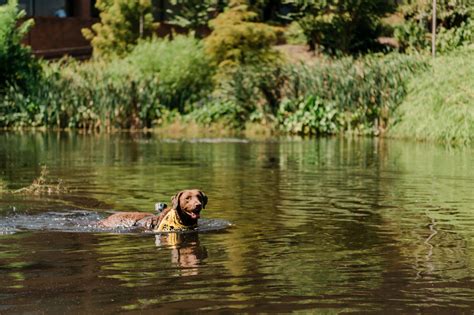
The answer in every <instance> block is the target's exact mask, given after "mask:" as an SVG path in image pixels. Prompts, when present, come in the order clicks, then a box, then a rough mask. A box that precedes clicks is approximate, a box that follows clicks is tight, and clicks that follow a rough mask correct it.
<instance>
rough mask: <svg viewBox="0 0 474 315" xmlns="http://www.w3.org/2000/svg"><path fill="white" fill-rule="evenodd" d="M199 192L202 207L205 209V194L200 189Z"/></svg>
mask: <svg viewBox="0 0 474 315" xmlns="http://www.w3.org/2000/svg"><path fill="white" fill-rule="evenodd" d="M199 193H200V194H201V200H202V208H203V209H206V205H207V196H206V194H205V193H203V192H202V191H199Z"/></svg>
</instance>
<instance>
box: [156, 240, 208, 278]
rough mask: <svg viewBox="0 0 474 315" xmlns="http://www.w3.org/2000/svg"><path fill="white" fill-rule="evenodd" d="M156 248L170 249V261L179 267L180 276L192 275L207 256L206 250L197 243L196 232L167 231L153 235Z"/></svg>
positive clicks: (196, 272)
mask: <svg viewBox="0 0 474 315" xmlns="http://www.w3.org/2000/svg"><path fill="white" fill-rule="evenodd" d="M155 244H156V246H157V247H158V248H169V249H171V262H172V263H173V264H176V265H177V266H179V267H180V270H181V275H182V276H194V275H197V274H198V273H199V272H198V270H199V268H198V267H199V265H200V264H201V263H202V261H203V260H204V259H206V258H207V250H206V248H205V247H204V246H201V245H200V243H199V234H198V233H167V234H157V235H155Z"/></svg>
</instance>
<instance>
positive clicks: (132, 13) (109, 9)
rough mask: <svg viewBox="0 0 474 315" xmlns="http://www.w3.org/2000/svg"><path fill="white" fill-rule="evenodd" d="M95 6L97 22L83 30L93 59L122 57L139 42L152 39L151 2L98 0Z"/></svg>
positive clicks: (154, 24) (142, 0)
mask: <svg viewBox="0 0 474 315" xmlns="http://www.w3.org/2000/svg"><path fill="white" fill-rule="evenodd" d="M96 7H97V9H99V10H100V11H101V13H100V22H99V23H96V24H94V25H92V29H83V30H82V34H83V35H84V37H85V38H86V39H88V40H90V41H91V44H92V47H93V49H94V56H95V57H103V58H109V57H111V56H114V55H117V56H123V55H125V54H126V53H128V52H130V51H131V50H132V49H133V47H134V46H135V45H136V44H137V42H138V40H139V39H141V38H146V37H150V36H152V35H153V33H154V31H155V29H156V27H157V23H154V20H153V14H152V9H153V6H152V1H151V0H138V1H131V0H97V3H96Z"/></svg>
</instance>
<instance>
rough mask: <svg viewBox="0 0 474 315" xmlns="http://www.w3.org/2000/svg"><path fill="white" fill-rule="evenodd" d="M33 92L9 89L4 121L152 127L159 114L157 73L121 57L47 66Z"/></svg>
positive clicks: (13, 124)
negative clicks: (142, 71) (142, 70)
mask: <svg viewBox="0 0 474 315" xmlns="http://www.w3.org/2000/svg"><path fill="white" fill-rule="evenodd" d="M44 73H45V75H44V76H45V77H44V81H42V84H41V85H40V87H39V88H38V89H37V90H36V91H35V93H34V94H32V95H29V96H25V95H24V94H22V93H21V92H19V91H17V90H14V89H12V90H10V91H9V93H8V94H7V95H6V97H5V98H4V99H3V100H2V104H1V105H0V106H1V108H3V109H7V110H8V112H9V113H10V115H6V116H4V117H3V120H2V121H0V125H2V126H7V127H22V126H51V127H59V128H66V127H69V128H76V127H77V128H85V129H107V130H110V129H113V128H120V129H124V128H140V127H151V126H152V125H153V122H154V121H156V120H157V119H159V118H160V117H161V114H162V111H163V110H164V108H163V106H161V104H160V103H159V98H158V91H157V88H156V87H157V85H158V79H157V78H156V77H154V76H146V75H140V74H139V73H138V72H137V71H135V69H134V68H133V67H132V66H131V65H130V64H129V63H126V62H124V61H115V62H112V63H105V62H98V61H95V62H86V63H79V62H76V61H74V60H65V61H62V62H60V63H52V64H48V65H46V66H45V69H44Z"/></svg>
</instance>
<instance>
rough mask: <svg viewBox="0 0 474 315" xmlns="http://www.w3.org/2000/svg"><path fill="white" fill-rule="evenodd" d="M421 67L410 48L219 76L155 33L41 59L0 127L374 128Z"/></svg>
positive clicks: (190, 51) (6, 101) (195, 49)
mask: <svg viewBox="0 0 474 315" xmlns="http://www.w3.org/2000/svg"><path fill="white" fill-rule="evenodd" d="M157 56H160V58H157ZM174 57H175V58H174ZM425 68H426V62H425V61H424V59H420V58H417V57H413V56H406V55H399V54H390V55H367V56H365V57H362V58H358V59H355V58H352V57H344V58H340V59H333V58H321V59H320V60H319V61H318V62H317V63H315V64H311V65H309V64H302V63H298V64H294V63H288V62H286V63H285V62H281V63H276V64H274V65H271V66H270V65H265V66H261V65H250V66H249V65H246V66H240V67H237V68H235V69H233V70H232V71H230V72H229V73H227V74H226V75H225V76H220V77H219V80H216V79H215V78H216V76H215V72H214V70H213V68H212V66H210V65H209V63H207V62H206V58H205V56H204V53H203V50H202V46H201V45H200V43H199V42H197V41H196V40H194V39H192V38H188V37H178V38H176V39H174V41H171V42H169V41H166V40H156V41H154V42H146V43H143V45H139V46H137V48H136V49H135V50H134V51H133V52H132V53H131V54H130V55H129V56H127V57H126V58H122V59H114V60H111V61H107V62H106V61H94V60H92V61H88V62H76V61H73V60H65V61H61V62H55V63H48V64H44V65H43V79H42V80H41V81H39V82H38V84H37V85H36V86H35V87H34V88H33V89H32V92H30V93H29V94H25V93H24V92H22V91H19V90H17V89H15V88H14V87H12V88H11V89H10V90H9V91H7V93H6V94H5V95H4V97H3V98H0V127H7V128H25V127H49V128H80V129H89V130H102V131H104V130H106V131H110V130H118V129H140V128H156V127H160V126H161V127H162V126H168V125H173V122H176V121H178V122H179V124H177V125H181V126H183V125H184V126H186V125H191V124H197V125H201V126H204V128H208V129H212V128H209V127H210V126H219V127H217V128H215V129H216V130H221V129H222V126H224V127H225V128H227V129H233V130H234V131H239V130H243V129H245V128H246V127H248V126H249V125H252V124H254V125H255V124H260V125H264V126H265V127H266V128H268V129H272V130H273V131H276V132H284V133H290V134H300V135H326V134H337V133H343V132H349V133H355V134H378V133H380V132H381V131H383V130H384V129H385V128H386V126H387V125H388V123H389V122H390V117H391V113H392V112H393V110H395V109H396V107H397V106H398V104H400V102H401V101H402V100H403V98H404V97H405V95H406V83H407V82H408V80H409V78H410V77H411V76H412V74H413V73H415V72H417V71H420V70H422V69H425ZM175 125H176V124H175Z"/></svg>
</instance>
